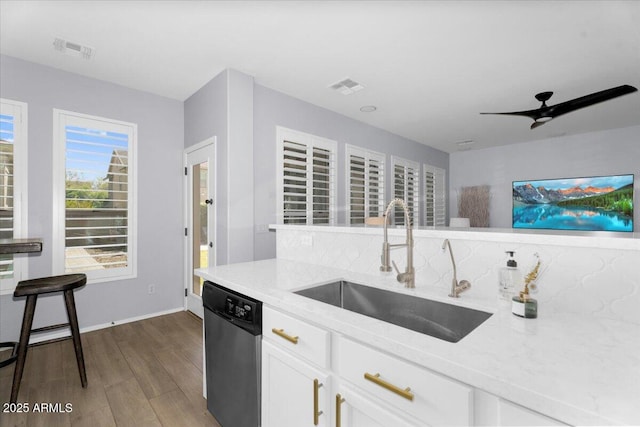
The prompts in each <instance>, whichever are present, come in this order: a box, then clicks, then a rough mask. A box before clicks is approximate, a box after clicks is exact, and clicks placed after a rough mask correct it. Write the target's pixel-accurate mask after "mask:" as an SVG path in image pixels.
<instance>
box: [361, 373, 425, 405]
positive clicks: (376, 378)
mask: <svg viewBox="0 0 640 427" xmlns="http://www.w3.org/2000/svg"><path fill="white" fill-rule="evenodd" d="M364 379H365V380H369V381H371V382H372V383H374V384H377V385H379V386H380V387H382V388H385V389H387V390H389V391H391V392H393V393H395V394H397V395H398V396H402V397H404V398H405V399H407V400H413V393H411V388H410V387H407V388H405V389H402V388H400V387H398V386H396V385H394V384H391V383H389V382H387V381H385V380H383V379H382V378H380V374H375V375H371V374H370V373H368V372H365V373H364Z"/></svg>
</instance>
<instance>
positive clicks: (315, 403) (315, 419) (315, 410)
mask: <svg viewBox="0 0 640 427" xmlns="http://www.w3.org/2000/svg"><path fill="white" fill-rule="evenodd" d="M320 387H322V384H321V383H320V381H318V379H317V378H316V379H314V380H313V425H314V426H317V425H318V418H319V417H320V415H322V411H319V410H318V390H319V389H320Z"/></svg>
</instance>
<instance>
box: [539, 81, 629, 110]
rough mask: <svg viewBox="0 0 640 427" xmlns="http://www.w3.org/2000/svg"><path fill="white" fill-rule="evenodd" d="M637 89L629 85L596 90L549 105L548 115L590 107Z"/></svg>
mask: <svg viewBox="0 0 640 427" xmlns="http://www.w3.org/2000/svg"><path fill="white" fill-rule="evenodd" d="M637 90H638V89H636V88H635V87H633V86H629V85H622V86H617V87H614V88H611V89H605V90H601V91H600V92H594V93H591V94H589V95H585V96H581V97H580V98H575V99H572V100H570V101H565V102H561V103H560V104H556V105H552V106H550V107H547V111H546V115H548V116H550V117H558V116H561V115H563V114H567V113H570V112H572V111H575V110H579V109H581V108H585V107H589V106H591V105H594V104H598V103H600V102H604V101H608V100H610V99H614V98H617V97H619V96H623V95H627V94H630V93H633V92H636V91H637Z"/></svg>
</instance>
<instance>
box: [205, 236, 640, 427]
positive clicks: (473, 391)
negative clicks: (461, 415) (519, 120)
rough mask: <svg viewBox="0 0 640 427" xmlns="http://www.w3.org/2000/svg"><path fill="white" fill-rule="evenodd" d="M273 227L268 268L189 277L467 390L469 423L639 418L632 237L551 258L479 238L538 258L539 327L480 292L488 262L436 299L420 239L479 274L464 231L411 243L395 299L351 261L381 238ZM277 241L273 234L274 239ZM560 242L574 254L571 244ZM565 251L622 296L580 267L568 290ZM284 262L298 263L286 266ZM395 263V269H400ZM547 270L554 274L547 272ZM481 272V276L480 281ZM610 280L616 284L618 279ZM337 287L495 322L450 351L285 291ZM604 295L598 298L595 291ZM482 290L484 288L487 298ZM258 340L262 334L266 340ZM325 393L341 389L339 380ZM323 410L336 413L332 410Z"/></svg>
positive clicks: (385, 282)
mask: <svg viewBox="0 0 640 427" xmlns="http://www.w3.org/2000/svg"><path fill="white" fill-rule="evenodd" d="M277 227H284V228H286V229H288V230H290V231H293V234H287V233H282V235H281V236H278V240H279V241H278V259H272V260H264V261H257V262H248V263H241V264H233V265H225V266H218V267H211V268H208V269H202V270H199V271H198V273H197V274H199V275H200V276H202V277H204V278H205V279H207V280H212V281H214V282H216V283H219V284H221V285H223V286H225V287H228V288H230V289H233V290H235V291H238V292H240V293H242V294H246V295H249V296H252V297H254V298H256V299H258V300H260V301H263V303H264V304H265V306H266V307H269V308H271V309H273V310H275V311H277V312H280V313H284V314H286V315H290V316H293V317H294V318H296V319H302V320H304V321H305V322H309V323H310V324H312V325H315V326H317V327H319V328H322V329H325V330H328V331H330V332H331V334H333V335H332V337H334V338H332V340H331V342H332V343H333V342H335V341H339V340H340V339H342V337H346V338H348V339H352V340H354V341H355V342H357V343H362V344H364V345H366V346H367V347H370V348H372V349H375V350H377V351H380V352H383V353H384V354H388V355H391V356H394V357H398V358H401V359H402V360H403V361H406V362H408V363H409V364H411V366H414V367H416V369H419V368H424V369H428V370H429V371H431V372H435V373H438V374H441V375H442V376H444V377H446V378H447V379H451V380H453V381H454V382H456V383H457V384H462V385H464V386H468V387H469V390H470V402H471V403H470V404H469V406H470V408H471V409H470V414H471V415H470V418H469V419H468V423H469V424H478V425H480V424H490V423H498V422H500V423H502V424H509V421H508V420H507V418H506V412H505V415H504V416H502V418H500V416H496V415H495V414H494V415H492V414H491V412H492V411H495V409H494V405H493V402H495V399H498V401H499V402H501V403H502V404H503V406H504V407H507V406H508V405H510V404H512V403H513V404H515V405H517V406H518V407H519V408H522V409H524V408H527V410H531V411H534V412H535V413H536V414H542V415H543V416H544V417H548V420H549V421H550V423H551V424H553V423H556V424H557V423H566V424H570V425H638V424H640V412H639V411H638V410H637V402H640V338H638V337H640V325H638V323H635V322H634V321H633V320H634V319H635V317H633V315H632V314H627V312H628V311H630V310H628V309H627V307H626V305H625V304H627V303H628V302H627V300H628V299H633V298H637V295H636V294H637V288H638V286H639V285H638V276H637V275H638V273H637V270H636V269H635V267H637V265H639V264H640V263H638V260H640V258H638V257H639V256H640V251H639V250H638V249H637V240H636V239H635V238H632V239H629V240H627V241H625V242H624V243H618V242H613V241H612V242H609V243H608V245H609V247H606V248H604V249H599V248H597V247H586V248H585V247H579V246H568V247H563V246H562V242H561V241H560V240H559V239H558V241H557V242H552V243H555V244H557V246H559V247H558V248H556V249H557V251H559V252H556V251H555V250H554V249H553V248H551V249H550V248H549V247H548V246H547V245H543V244H540V243H536V244H535V245H534V246H532V247H525V246H526V245H532V244H533V243H528V242H524V243H523V242H514V241H509V239H507V241H506V242H505V241H503V240H504V239H499V238H497V237H496V234H490V233H489V234H487V235H488V236H489V237H487V239H489V240H492V239H493V240H494V242H493V243H495V244H498V245H499V247H498V248H497V249H498V250H497V252H500V250H499V249H502V246H505V247H509V246H511V245H513V244H517V245H519V249H523V251H524V252H527V251H529V252H530V251H531V250H537V251H540V252H542V255H541V256H542V259H543V261H545V260H546V262H547V263H548V264H550V265H549V271H547V272H546V273H544V274H546V276H545V275H543V276H542V279H545V280H541V284H540V287H541V291H540V299H541V305H540V310H539V317H538V318H537V319H523V318H519V317H516V316H514V315H512V314H511V312H510V309H509V307H508V306H504V305H501V304H498V303H497V302H496V301H497V298H496V296H497V284H495V283H492V282H493V277H492V278H491V279H492V280H488V281H487V283H489V285H485V284H484V282H483V277H486V276H488V275H491V276H492V275H493V269H495V268H497V266H499V265H500V263H499V262H497V261H496V262H495V263H493V262H489V267H486V265H485V266H484V267H482V268H480V269H477V268H475V267H473V265H472V263H470V262H467V263H466V264H465V262H461V263H460V264H461V265H459V267H458V277H459V278H463V276H464V277H465V278H468V279H470V280H471V282H472V283H474V288H472V290H471V291H469V292H468V293H465V294H463V295H462V296H461V297H460V298H458V299H452V298H449V297H447V296H446V292H443V290H446V288H447V286H448V285H447V284H448V283H450V278H451V276H450V273H451V271H450V265H449V264H447V263H448V260H447V258H446V257H443V256H441V257H436V256H435V255H425V254H427V252H428V251H430V250H431V249H428V247H429V246H430V245H429V244H428V239H431V238H432V239H435V240H438V241H439V240H440V239H441V238H442V237H443V236H448V237H449V238H451V241H452V244H453V246H454V251H455V249H456V248H457V249H458V250H459V256H460V258H461V259H468V260H472V259H473V258H474V254H478V257H480V259H481V260H483V261H482V262H481V264H487V262H488V261H487V260H488V258H487V257H488V255H487V252H491V251H490V250H488V249H495V248H493V247H491V246H490V245H489V246H488V245H487V244H486V242H482V241H479V240H477V239H478V236H477V235H474V236H469V237H470V238H469V241H468V242H466V243H464V242H462V240H463V239H462V238H461V236H463V237H464V235H462V234H460V233H463V232H462V231H453V230H451V232H449V231H447V230H434V231H433V233H436V234H437V235H435V236H429V233H428V232H427V231H425V232H423V233H424V234H423V237H424V238H425V239H426V240H425V242H419V241H417V242H416V246H417V247H420V246H424V249H423V250H422V251H420V250H418V251H417V252H418V254H417V258H419V257H423V258H424V260H423V261H419V262H418V265H419V266H420V267H417V272H416V289H405V288H403V287H402V285H400V284H399V283H398V282H397V281H396V280H395V274H391V275H390V274H385V273H380V272H378V271H376V270H375V268H371V265H373V266H376V265H377V263H378V262H379V252H378V251H376V250H374V251H372V254H375V255H376V256H375V257H374V259H373V260H368V259H367V260H362V259H360V258H362V257H363V256H364V257H365V258H369V257H371V256H372V254H368V253H367V249H366V248H367V247H369V246H372V245H373V246H377V247H378V248H379V244H380V243H381V238H380V237H381V236H380V235H379V232H380V230H375V231H370V230H364V232H362V233H358V232H357V231H355V230H342V232H341V231H339V229H338V228H337V229H335V230H331V229H321V230H317V229H314V227H310V229H304V228H303V227H297V228H295V227H292V226H277ZM278 230H279V231H278V233H280V230H281V228H278ZM345 231H346V232H345ZM323 233H326V234H327V235H328V236H329V237H330V238H331V239H332V243H331V245H333V246H334V247H335V248H336V249H335V250H333V251H329V252H330V253H329V252H327V250H326V249H327V248H323V247H322V246H323V244H324V243H323V240H324V237H326V236H322V234H323ZM475 233H477V231H476V232H475ZM400 234H401V232H400V230H393V232H392V233H391V236H394V235H400ZM305 236H309V237H305ZM340 236H347V237H349V239H348V241H349V242H351V243H349V244H347V243H344V242H342V241H341V240H340ZM356 236H360V237H361V238H362V239H363V242H364V243H363V245H364V246H361V247H360V250H359V251H358V250H356V249H357V247H358V243H357V242H355V243H354V237H356ZM418 237H420V236H418ZM471 237H472V238H471ZM532 238H533V239H539V237H532ZM281 239H282V241H281ZM512 239H513V240H516V238H512ZM356 240H357V238H356ZM569 240H571V239H569ZM574 240H576V239H574ZM578 240H579V239H578ZM343 243H344V244H343ZM493 243H492V244H493ZM569 243H570V244H574V245H575V242H569ZM354 245H355V246H354ZM296 246H297V247H298V250H297V251H294V250H293V249H292V248H294V247H296ZM438 246H439V245H438ZM565 246H566V245H565ZM587 246H589V243H587ZM337 248H339V249H337ZM363 248H364V249H363ZM461 248H462V250H460V249H461ZM469 248H470V249H469ZM305 251H306V252H307V253H308V255H309V257H310V258H308V259H307V261H303V260H300V259H291V258H296V257H301V256H302V255H303V252H305ZM315 251H317V252H315ZM568 251H571V253H572V254H574V255H575V253H576V252H577V255H575V256H576V258H577V259H578V260H579V262H581V263H585V264H590V263H591V264H593V263H595V264H596V265H595V266H593V268H595V269H596V271H601V270H602V271H604V272H605V273H607V272H608V273H607V274H608V275H609V276H611V277H613V276H615V274H620V275H621V277H623V279H620V280H623V281H625V280H626V282H625V283H623V284H622V285H620V286H621V287H622V288H623V291H618V290H616V289H617V288H616V286H614V284H613V283H602V284H601V285H602V286H600V287H598V288H593V287H592V286H593V283H592V280H591V279H592V278H593V277H596V278H601V277H606V276H602V275H598V274H595V273H593V272H591V271H587V270H586V267H584V266H583V268H582V270H581V271H576V272H575V273H576V274H577V276H576V277H577V278H575V283H573V282H571V280H574V279H571V277H573V276H570V275H568V273H567V272H566V271H564V270H566V269H565V268H564V265H563V264H562V263H561V262H560V261H564V262H565V263H568V264H571V262H572V261H571V258H570V257H568V256H567V253H568ZM585 251H586V252H585ZM609 251H613V253H609ZM294 252H295V254H296V255H292V253H294ZM336 252H338V253H337V254H336ZM356 252H358V253H357V254H356ZM421 252H422V255H421ZM319 253H324V254H325V255H319ZM438 253H439V251H438ZM301 254H302V255H301ZM493 255H495V256H497V257H498V261H500V260H501V257H502V254H497V255H496V254H493ZM493 255H492V256H493ZM392 257H395V258H396V259H397V258H400V259H401V254H400V252H398V253H395V252H394V253H393V254H392ZM554 257H555V258H554ZM583 257H586V259H583ZM338 258H346V259H347V261H348V262H349V263H350V267H351V268H349V266H347V268H344V266H341V265H338V266H329V265H326V264H330V263H335V262H336V261H335V260H336V259H338ZM441 258H444V259H441ZM309 259H310V260H311V261H312V262H309ZM323 260H324V261H323ZM595 260H600V262H596V261H595ZM325 261H326V262H325ZM402 262H403V261H401V262H400V263H399V266H400V268H401V269H402V265H400V264H401V263H402ZM576 262H577V261H576ZM554 263H555V264H554ZM323 264H324V265H323ZM370 264H371V265H370ZM627 264H629V265H627ZM634 264H635V267H633V265H634ZM559 267H562V268H559ZM554 268H555V269H557V270H561V271H564V272H563V273H557V272H556V271H554ZM571 268H575V267H574V266H571ZM362 270H365V271H362ZM488 270H489V271H491V274H489V273H487V271H488ZM585 271H586V273H585ZM615 272H617V273H615ZM557 274H558V275H557ZM496 275H497V273H496ZM432 276H434V277H437V279H438V280H439V282H438V283H434V279H433V277H432ZM557 277H561V278H563V279H564V281H565V282H564V285H567V287H569V289H567V288H563V287H562V286H560V285H561V284H557V283H556V284H553V285H552V284H551V283H549V282H551V281H555V280H557V279H556V278H557ZM614 279H615V280H618V278H617V277H614ZM335 280H348V281H352V282H356V283H361V284H366V285H369V286H373V287H379V288H383V289H387V290H393V291H396V292H400V293H406V294H410V295H415V296H418V297H423V298H428V299H433V300H437V301H442V302H446V303H450V304H455V305H461V306H465V307H468V308H473V309H479V310H484V311H488V312H491V313H493V315H492V316H491V317H490V318H489V319H488V320H487V321H485V322H484V323H482V324H481V325H480V326H479V327H477V328H476V329H475V330H474V331H472V332H471V333H470V334H469V335H467V336H466V337H465V338H463V339H462V340H461V341H459V342H457V343H449V342H446V341H443V340H440V339H437V338H433V337H431V336H428V335H423V334H421V333H418V332H413V331H411V330H408V329H405V328H402V327H398V326H395V325H392V324H389V323H386V322H383V321H380V320H376V319H372V318H369V317H366V316H363V315H360V314H357V313H353V312H350V311H347V310H343V309H340V308H337V307H334V306H331V305H328V304H324V303H321V302H318V301H315V300H312V299H309V298H305V297H303V296H300V295H297V294H294V293H293V292H292V291H295V290H298V289H302V288H306V287H310V286H313V285H318V284H323V283H329V282H332V281H335ZM608 285H610V286H609V287H608V288H604V286H608ZM487 286H491V288H490V289H486V288H487ZM576 286H577V287H578V288H576ZM579 290H581V292H582V294H581V295H578V294H576V295H575V298H573V297H572V296H571V295H572V292H578V291H579ZM474 291H475V292H474ZM545 291H546V292H545ZM607 292H609V293H611V295H609V294H607ZM565 294H568V296H567V297H566V300H572V299H573V301H575V302H576V304H583V305H586V304H588V303H590V302H591V301H592V300H594V299H595V298H596V296H597V298H598V299H599V301H601V304H600V305H601V306H600V307H593V306H584V307H573V309H565V307H564V305H563V304H565V298H563V296H564V295H565ZM605 294H607V295H605ZM594 295H595V296H594ZM609 299H611V301H609ZM603 307H607V308H603ZM264 333H265V334H269V333H270V331H265V332H264ZM331 369H334V368H331ZM340 381H342V380H340ZM334 382H335V383H339V381H338V380H336V381H334ZM412 388H413V387H412ZM347 400H348V399H347ZM332 411H333V412H335V409H333V410H332ZM333 412H332V413H333ZM487 413H489V415H487ZM496 417H497V418H496ZM545 419H546V418H545ZM444 423H445V424H446V422H444ZM327 425H333V424H327Z"/></svg>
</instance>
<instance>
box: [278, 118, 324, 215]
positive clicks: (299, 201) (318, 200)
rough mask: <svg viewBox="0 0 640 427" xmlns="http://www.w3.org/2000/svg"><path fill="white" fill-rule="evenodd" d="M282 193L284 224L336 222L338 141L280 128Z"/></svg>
mask: <svg viewBox="0 0 640 427" xmlns="http://www.w3.org/2000/svg"><path fill="white" fill-rule="evenodd" d="M279 133H282V135H281V136H279V140H280V141H281V142H280V144H281V145H280V148H281V155H280V158H281V159H282V160H281V163H279V168H281V169H280V171H281V173H280V174H279V179H280V180H281V181H279V182H281V184H278V185H279V189H278V190H279V192H280V193H281V197H280V198H279V199H280V201H281V207H282V211H281V212H282V213H281V215H282V222H283V223H284V224H333V223H334V222H335V217H334V215H335V214H334V212H335V199H336V194H335V193H336V190H335V180H336V178H335V163H336V161H335V156H336V154H335V153H336V148H335V142H333V141H329V140H325V139H322V138H318V137H314V136H312V135H307V134H303V133H300V132H295V131H288V130H284V129H282V128H281V129H280V130H279Z"/></svg>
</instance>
